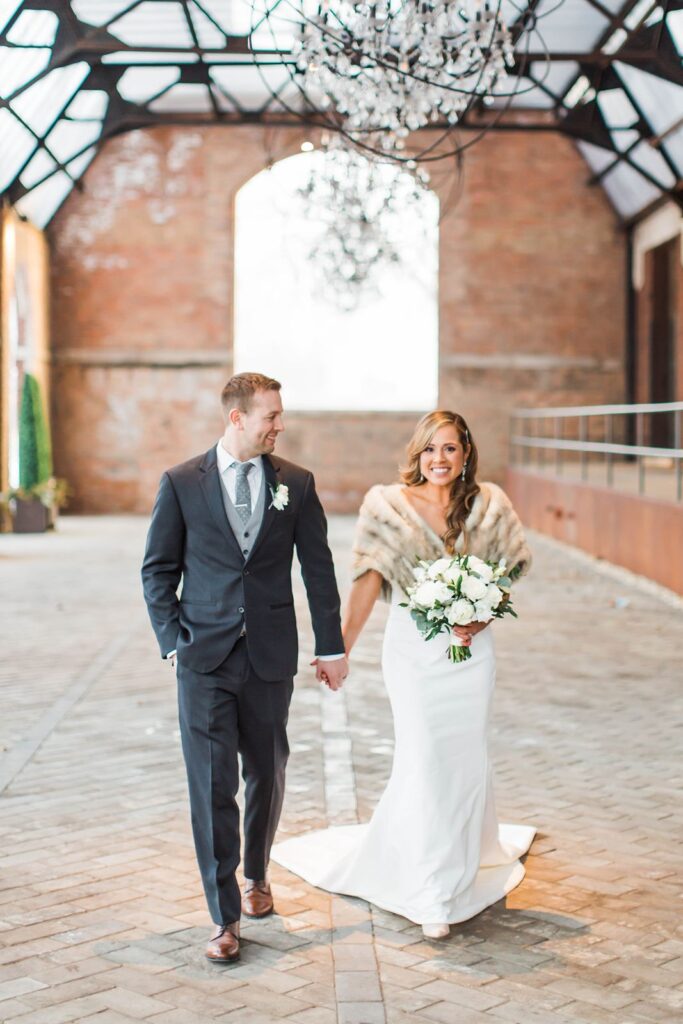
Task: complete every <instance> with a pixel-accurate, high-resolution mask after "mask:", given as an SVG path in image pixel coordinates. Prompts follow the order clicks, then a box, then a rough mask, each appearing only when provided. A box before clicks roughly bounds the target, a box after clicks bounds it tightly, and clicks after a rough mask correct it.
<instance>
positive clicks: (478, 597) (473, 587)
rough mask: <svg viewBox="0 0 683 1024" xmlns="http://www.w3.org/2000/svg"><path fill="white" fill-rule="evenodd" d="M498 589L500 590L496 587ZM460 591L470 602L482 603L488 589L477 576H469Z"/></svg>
mask: <svg viewBox="0 0 683 1024" xmlns="http://www.w3.org/2000/svg"><path fill="white" fill-rule="evenodd" d="M496 589H498V588H497V587H496ZM460 590H461V592H462V593H463V594H464V595H465V597H469V599H470V601H482V600H484V599H485V598H486V593H487V591H488V587H487V585H486V583H485V582H484V581H483V580H480V579H478V578H477V577H476V576H467V577H466V578H465V579H464V580H463V581H462V586H461V587H460Z"/></svg>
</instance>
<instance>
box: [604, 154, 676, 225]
mask: <svg viewBox="0 0 683 1024" xmlns="http://www.w3.org/2000/svg"><path fill="white" fill-rule="evenodd" d="M602 185H603V187H604V189H605V192H606V193H607V195H608V196H609V198H610V200H611V201H612V204H613V206H614V207H615V209H616V210H617V212H618V213H620V214H621V216H622V217H635V215H636V214H637V213H640V211H641V210H644V209H645V207H646V206H649V205H650V203H653V202H654V201H655V199H658V198H659V196H660V195H661V194H662V193H661V192H660V190H659V189H658V188H656V187H655V186H654V185H653V184H652V183H651V182H649V181H648V180H647V178H644V177H643V176H642V174H639V173H638V171H636V170H634V169H633V167H629V165H628V164H625V163H623V161H620V162H619V163H618V164H616V166H615V167H614V168H613V169H612V170H611V171H608V172H607V174H606V175H605V177H604V178H602Z"/></svg>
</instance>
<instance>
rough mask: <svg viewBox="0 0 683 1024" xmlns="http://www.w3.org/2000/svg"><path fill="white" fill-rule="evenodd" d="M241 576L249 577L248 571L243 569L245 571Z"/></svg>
mask: <svg viewBox="0 0 683 1024" xmlns="http://www.w3.org/2000/svg"><path fill="white" fill-rule="evenodd" d="M244 553H245V555H246V553H247V552H246V551H245V552H244ZM242 575H243V576H248V575H249V570H248V569H245V570H244V572H243V573H242Z"/></svg>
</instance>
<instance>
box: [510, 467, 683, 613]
mask: <svg viewBox="0 0 683 1024" xmlns="http://www.w3.org/2000/svg"><path fill="white" fill-rule="evenodd" d="M507 491H508V494H509V495H510V498H511V500H512V502H513V504H514V506H515V508H516V509H517V511H518V513H519V515H520V517H521V519H522V521H523V522H524V523H525V524H526V525H527V526H530V527H532V528H533V529H535V530H539V531H540V532H541V533H545V534H547V535H548V536H550V537H554V538H555V539H556V540H561V541H564V542H565V543H566V544H572V545H574V547H578V548H581V549H582V550H583V551H587V552H589V553H590V554H591V555H595V556H596V557H597V558H604V559H605V561H608V562H613V563H614V564H615V565H621V566H623V567H624V568H625V569H630V570H631V572H635V573H638V574H639V575H641V576H647V577H648V578H649V579H651V580H654V581H655V582H656V583H661V584H662V586H665V587H668V588H669V589H670V590H673V591H675V592H676V593H678V594H683V504H676V503H675V502H673V501H662V500H660V499H657V498H647V497H640V496H638V495H633V494H625V493H623V492H621V491H617V490H611V489H609V488H607V487H598V486H595V485H594V484H585V483H580V482H578V481H575V480H559V479H557V478H556V477H550V476H544V475H542V474H540V473H536V472H532V471H529V470H524V469H519V468H514V469H509V470H508V473H507Z"/></svg>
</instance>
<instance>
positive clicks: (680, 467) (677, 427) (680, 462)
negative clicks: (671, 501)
mask: <svg viewBox="0 0 683 1024" xmlns="http://www.w3.org/2000/svg"><path fill="white" fill-rule="evenodd" d="M674 448H677V449H678V450H679V451H680V450H681V410H680V409H676V411H675V412H674ZM682 500H683V459H681V457H680V456H678V458H677V459H676V501H682Z"/></svg>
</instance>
